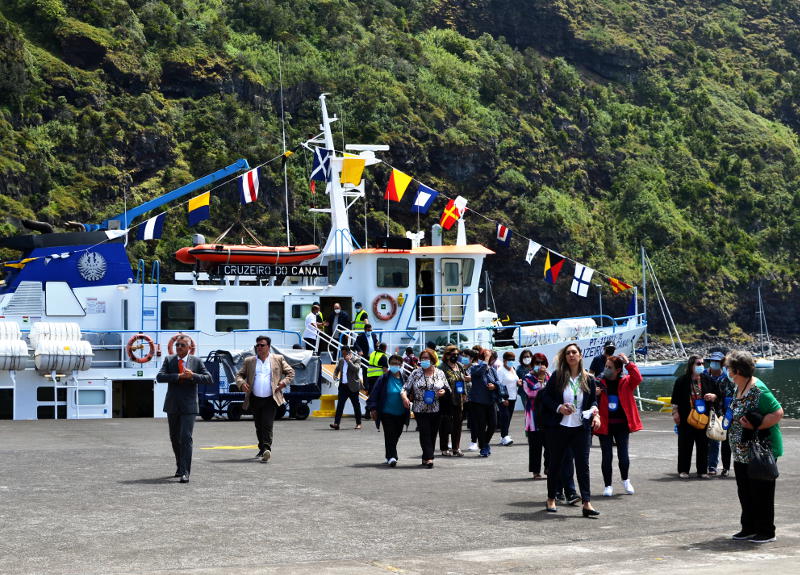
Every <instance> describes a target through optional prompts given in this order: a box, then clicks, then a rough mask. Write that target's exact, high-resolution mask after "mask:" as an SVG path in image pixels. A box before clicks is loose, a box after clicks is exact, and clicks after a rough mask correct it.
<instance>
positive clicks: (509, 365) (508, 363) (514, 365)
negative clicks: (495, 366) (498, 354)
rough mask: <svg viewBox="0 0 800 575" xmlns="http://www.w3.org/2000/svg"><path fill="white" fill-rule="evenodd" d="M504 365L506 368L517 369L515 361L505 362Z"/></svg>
mask: <svg viewBox="0 0 800 575" xmlns="http://www.w3.org/2000/svg"><path fill="white" fill-rule="evenodd" d="M506 365H507V366H508V367H511V368H514V367H517V362H516V361H507V362H506Z"/></svg>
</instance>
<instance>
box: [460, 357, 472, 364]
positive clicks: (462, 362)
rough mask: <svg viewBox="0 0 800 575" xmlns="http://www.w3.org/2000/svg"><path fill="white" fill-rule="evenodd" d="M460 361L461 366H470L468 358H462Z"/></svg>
mask: <svg viewBox="0 0 800 575" xmlns="http://www.w3.org/2000/svg"><path fill="white" fill-rule="evenodd" d="M460 361H461V365H469V364H470V359H469V358H468V357H462V358H461V360H460Z"/></svg>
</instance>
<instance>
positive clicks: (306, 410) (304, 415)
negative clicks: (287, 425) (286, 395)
mask: <svg viewBox="0 0 800 575" xmlns="http://www.w3.org/2000/svg"><path fill="white" fill-rule="evenodd" d="M309 415H311V408H310V407H309V406H308V404H307V403H298V404H297V405H295V406H294V417H295V419H299V420H303V419H308V416H309Z"/></svg>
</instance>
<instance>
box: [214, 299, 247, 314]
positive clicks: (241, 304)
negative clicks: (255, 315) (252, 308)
mask: <svg viewBox="0 0 800 575" xmlns="http://www.w3.org/2000/svg"><path fill="white" fill-rule="evenodd" d="M247 314H248V303H247V302H246V301H218V302H217V315H247Z"/></svg>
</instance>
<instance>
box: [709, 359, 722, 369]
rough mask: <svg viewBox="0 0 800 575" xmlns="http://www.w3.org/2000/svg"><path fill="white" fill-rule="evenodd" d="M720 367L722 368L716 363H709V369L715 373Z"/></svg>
mask: <svg viewBox="0 0 800 575" xmlns="http://www.w3.org/2000/svg"><path fill="white" fill-rule="evenodd" d="M720 367H722V364H721V363H720V362H718V361H712V362H711V369H713V370H714V371H717V370H718V369H719V368H720Z"/></svg>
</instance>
